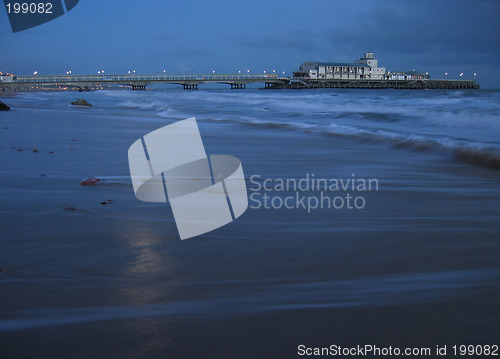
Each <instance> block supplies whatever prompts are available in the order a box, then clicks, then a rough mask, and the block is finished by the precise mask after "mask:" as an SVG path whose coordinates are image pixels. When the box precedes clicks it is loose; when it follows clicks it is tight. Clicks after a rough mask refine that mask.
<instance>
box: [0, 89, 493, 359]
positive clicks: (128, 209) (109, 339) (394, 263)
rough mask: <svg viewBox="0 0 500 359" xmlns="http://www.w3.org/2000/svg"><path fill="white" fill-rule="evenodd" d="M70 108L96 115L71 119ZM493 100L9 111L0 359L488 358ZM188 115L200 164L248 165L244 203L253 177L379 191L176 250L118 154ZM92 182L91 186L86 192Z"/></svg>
mask: <svg viewBox="0 0 500 359" xmlns="http://www.w3.org/2000/svg"><path fill="white" fill-rule="evenodd" d="M78 97H81V98H85V99H86V100H88V101H89V102H90V103H92V104H93V105H94V107H93V108H90V109H87V108H75V107H72V106H71V105H69V103H70V102H71V101H74V100H75V99H76V98H78ZM499 100H500V91H489V90H478V91H444V90H443V91H438V90H432V91H397V90H376V91H375V90H373V91H370V90H297V91H294V90H280V91H278V90H258V89H247V90H228V89H204V90H199V91H182V90H180V89H178V88H164V89H160V88H157V89H152V90H148V91H145V92H138V91H130V90H125V89H114V90H103V91H96V92H89V93H76V92H64V91H63V92H40V93H35V92H32V93H23V94H17V95H15V96H11V97H5V98H3V99H2V101H3V102H6V103H7V104H8V105H9V106H11V108H12V111H10V112H8V113H2V114H0V141H1V142H0V160H1V161H2V163H3V166H2V167H1V169H0V193H1V196H2V197H1V198H2V205H1V207H0V225H1V228H2V238H1V240H0V248H1V251H0V288H1V293H2V296H1V298H2V299H1V301H0V303H1V304H2V306H1V307H0V357H1V358H3V357H6V358H10V357H12V358H24V357H26V358H30V357H33V356H34V355H35V354H37V353H38V351H39V350H42V349H41V348H44V350H45V352H46V353H47V357H51V358H54V357H68V356H71V357H81V358H88V357H148V358H149V357H162V358H164V357H179V358H184V357H206V358H216V357H217V358H236V357H244V358H256V357H261V358H281V357H283V358H290V357H295V356H296V353H297V350H296V349H297V346H298V345H300V344H306V345H311V346H313V345H317V346H329V345H330V344H339V345H356V344H367V343H372V344H380V345H392V346H398V345H399V346H403V345H414V346H431V345H432V346H433V345H436V344H440V345H443V344H449V345H454V344H457V345H459V344H476V343H481V344H495V343H494V342H495V341H497V342H498V337H499V334H500V327H499V324H498V323H500V307H499V306H498V299H499V298H500V286H499V283H500V265H499V262H498V258H499V254H500V225H499V222H498V218H499V217H498V215H499V208H500V207H499V205H498V203H500V202H499V201H500V170H499V169H500V136H499V134H500V101H499ZM193 116H195V117H196V118H197V120H198V124H199V127H200V132H201V135H202V137H203V141H204V144H205V147H206V150H207V153H209V154H228V155H233V156H237V157H238V158H239V159H240V160H241V162H242V166H243V170H244V172H245V177H246V178H247V188H248V191H249V194H251V193H255V192H258V190H257V188H258V185H256V183H254V182H252V181H251V180H250V178H251V177H252V175H258V176H259V178H260V179H261V180H265V179H269V180H273V181H276V180H277V179H280V178H284V179H297V180H299V179H301V178H304V177H305V176H306V175H308V174H309V175H311V174H314V175H315V176H316V177H317V178H328V179H331V178H344V179H346V178H354V177H356V178H376V179H377V180H378V183H379V189H378V190H377V191H374V192H368V193H363V196H365V199H366V207H365V208H363V209H362V210H348V209H345V208H343V209H340V210H336V209H316V210H313V211H308V210H305V209H301V208H295V209H286V208H280V209H272V208H271V209H265V208H260V209H252V208H249V209H248V210H247V211H246V213H245V214H243V215H242V216H241V217H240V218H238V220H236V221H235V222H233V223H231V224H229V225H227V226H225V227H223V228H220V229H218V230H215V231H213V232H210V233H207V234H205V235H202V236H199V237H196V238H192V239H189V240H186V241H180V239H179V236H178V233H177V229H176V226H175V222H174V220H173V216H172V212H171V210H170V208H169V207H168V205H164V204H151V203H144V202H139V201H138V200H137V199H136V198H135V196H134V193H133V191H132V188H131V183H130V180H129V177H128V176H129V173H128V160H127V150H128V147H129V146H130V145H131V144H132V143H133V142H134V141H135V140H136V139H137V138H139V137H141V136H143V135H144V134H146V133H148V132H150V131H153V130H155V129H157V128H159V127H162V126H164V125H166V124H169V123H173V122H175V121H178V120H181V119H185V118H189V117H193ZM34 149H36V151H34ZM89 176H96V177H99V178H101V179H102V183H101V184H99V185H97V186H95V187H84V186H80V185H79V182H80V181H81V180H82V179H84V178H86V177H89ZM273 183H274V184H276V182H273ZM273 194H274V195H276V196H278V197H280V198H284V197H286V196H288V195H294V192H293V191H292V190H287V191H282V192H279V191H275V192H273ZM312 194H314V193H313V192H311V193H309V192H308V193H307V195H312ZM108 200H112V201H111V202H112V204H105V205H103V204H101V203H102V202H103V201H108ZM27 342H29V343H32V345H31V346H25V345H24V343H27ZM61 342H64V343H66V344H61ZM496 344H499V343H496ZM75 347H81V348H82V349H80V350H75ZM96 353H98V354H97V355H96ZM200 353H201V354H200Z"/></svg>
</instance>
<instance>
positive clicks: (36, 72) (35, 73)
mask: <svg viewBox="0 0 500 359" xmlns="http://www.w3.org/2000/svg"><path fill="white" fill-rule="evenodd" d="M0 74H1V72H0ZM37 74H38V71H35V72H33V75H37Z"/></svg>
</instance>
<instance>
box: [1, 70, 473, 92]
mask: <svg viewBox="0 0 500 359" xmlns="http://www.w3.org/2000/svg"><path fill="white" fill-rule="evenodd" d="M211 83H218V84H227V85H229V86H230V87H231V89H246V87H247V85H248V84H252V83H262V84H264V88H265V89H318V88H348V89H408V90H422V89H478V88H479V84H478V83H477V82H476V81H475V80H448V79H446V80H445V79H442V80H438V79H436V80H434V79H433V80H431V79H407V80H391V79H377V80H372V79H369V80H367V79H363V80H361V79H321V78H316V79H314V78H304V77H300V78H297V77H294V78H289V77H281V76H278V75H275V74H265V75H232V74H220V75H216V74H210V75H68V76H16V77H13V78H12V80H11V81H9V82H5V81H0V91H6V90H10V91H33V90H43V89H55V88H72V89H77V90H79V91H89V90H92V89H99V88H102V87H104V86H111V85H119V86H128V87H130V88H131V89H132V90H136V91H144V90H146V87H147V86H148V85H154V84H176V85H181V86H182V88H183V89H184V90H198V86H199V85H202V84H211Z"/></svg>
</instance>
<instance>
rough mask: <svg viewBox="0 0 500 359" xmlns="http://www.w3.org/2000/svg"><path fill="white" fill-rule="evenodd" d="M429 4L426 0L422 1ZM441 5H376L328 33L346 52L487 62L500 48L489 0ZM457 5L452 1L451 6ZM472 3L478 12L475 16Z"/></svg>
mask: <svg viewBox="0 0 500 359" xmlns="http://www.w3.org/2000/svg"><path fill="white" fill-rule="evenodd" d="M425 4H427V2H425V1H424V3H423V5H425ZM440 5H441V7H440V8H436V7H432V6H429V7H428V6H421V7H417V8H401V7H399V8H397V10H396V9H395V8H393V7H377V8H372V9H369V10H367V11H364V12H361V13H357V14H354V15H353V16H352V17H351V18H350V21H349V22H348V23H347V25H344V26H342V27H339V28H330V29H329V30H327V31H325V33H324V34H323V37H324V38H325V39H326V40H327V42H328V43H329V45H330V46H332V47H333V46H335V47H336V48H337V49H340V50H342V51H343V52H352V51H358V52H359V51H360V50H361V49H363V50H365V51H377V52H386V53H388V54H389V53H390V54H392V55H394V54H399V55H404V54H408V55H410V54H411V56H413V57H419V60H420V61H422V60H423V62H424V63H435V62H439V61H441V62H442V61H443V60H444V59H446V61H450V62H451V63H462V64H463V63H466V64H467V63H471V64H472V63H477V62H478V61H480V62H485V61H486V59H487V57H492V56H495V57H497V56H498V55H499V54H500V38H499V37H498V36H497V35H496V34H498V33H500V22H498V21H496V20H495V19H494V18H493V17H492V16H496V15H492V13H491V11H492V10H493V9H495V10H497V12H496V13H498V10H499V8H498V6H496V5H494V4H492V3H491V2H488V1H483V2H481V1H479V2H477V3H476V2H470V3H467V2H461V1H456V2H453V4H451V3H449V2H448V3H446V5H447V6H444V5H443V4H441V3H440ZM451 5H453V6H451ZM471 5H473V11H474V16H470V13H471V12H472V9H471V8H470V6H471Z"/></svg>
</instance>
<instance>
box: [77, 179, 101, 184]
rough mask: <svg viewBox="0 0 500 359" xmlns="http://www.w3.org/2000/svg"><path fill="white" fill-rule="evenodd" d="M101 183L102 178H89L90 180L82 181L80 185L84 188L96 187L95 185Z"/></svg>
mask: <svg viewBox="0 0 500 359" xmlns="http://www.w3.org/2000/svg"><path fill="white" fill-rule="evenodd" d="M99 182H101V179H100V178H96V177H89V178H85V179H84V180H83V181H81V182H80V184H81V185H82V186H94V185H96V184H98V183H99Z"/></svg>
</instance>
